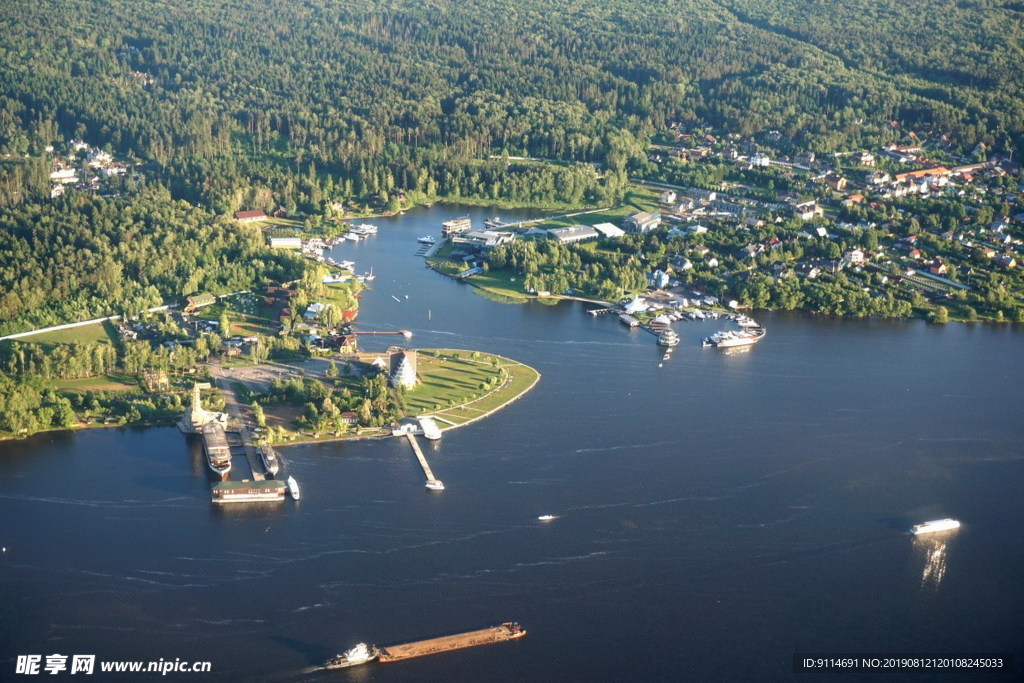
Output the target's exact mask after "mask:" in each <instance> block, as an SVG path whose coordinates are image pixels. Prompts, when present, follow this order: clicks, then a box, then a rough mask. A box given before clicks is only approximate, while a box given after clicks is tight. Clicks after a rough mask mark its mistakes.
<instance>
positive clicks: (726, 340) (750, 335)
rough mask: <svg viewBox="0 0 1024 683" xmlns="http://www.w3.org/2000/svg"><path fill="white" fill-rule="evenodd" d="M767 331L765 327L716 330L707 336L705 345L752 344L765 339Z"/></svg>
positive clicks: (722, 346)
mask: <svg viewBox="0 0 1024 683" xmlns="http://www.w3.org/2000/svg"><path fill="white" fill-rule="evenodd" d="M765 333H766V330H765V328H763V327H754V328H748V329H743V330H738V331H727V332H725V331H723V332H715V333H714V334H713V335H711V336H710V337H705V338H704V342H703V345H704V346H716V347H718V348H720V349H725V348H729V347H732V346H750V345H751V344H756V343H757V342H759V341H761V340H762V339H764V335H765Z"/></svg>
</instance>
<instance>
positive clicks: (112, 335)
mask: <svg viewBox="0 0 1024 683" xmlns="http://www.w3.org/2000/svg"><path fill="white" fill-rule="evenodd" d="M116 338H117V333H116V332H115V331H114V326H113V325H111V324H110V323H109V322H102V323H95V324H93V325H82V326H81V327H72V328H70V329H67V330H57V331H55V332H41V333H40V334H33V335H30V336H28V337H19V338H18V339H17V340H16V341H19V342H27V343H31V344H76V343H77V344H86V343H89V342H98V341H113V340H115V339H116Z"/></svg>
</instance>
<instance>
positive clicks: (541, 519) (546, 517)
mask: <svg viewBox="0 0 1024 683" xmlns="http://www.w3.org/2000/svg"><path fill="white" fill-rule="evenodd" d="M553 519H558V517H556V516H555V515H541V516H540V517H538V518H537V521H538V522H550V521H551V520H553Z"/></svg>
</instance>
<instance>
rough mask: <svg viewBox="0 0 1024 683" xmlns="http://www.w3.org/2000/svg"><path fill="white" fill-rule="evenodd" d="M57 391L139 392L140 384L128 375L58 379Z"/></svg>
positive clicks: (55, 383)
mask: <svg viewBox="0 0 1024 683" xmlns="http://www.w3.org/2000/svg"><path fill="white" fill-rule="evenodd" d="M53 386H54V388H55V389H56V390H57V391H65V392H70V393H75V394H84V393H86V392H87V391H138V389H139V384H138V382H136V381H135V380H133V379H132V378H131V377H129V376H127V375H99V376H97V377H84V378H82V379H57V380H54V381H53Z"/></svg>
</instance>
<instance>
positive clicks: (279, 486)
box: [211, 479, 287, 504]
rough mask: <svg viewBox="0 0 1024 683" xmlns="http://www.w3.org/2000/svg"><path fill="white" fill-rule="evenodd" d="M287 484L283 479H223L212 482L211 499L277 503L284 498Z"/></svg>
mask: <svg viewBox="0 0 1024 683" xmlns="http://www.w3.org/2000/svg"><path fill="white" fill-rule="evenodd" d="M286 488H287V486H285V483H284V482H283V481H275V480H273V479H271V480H267V481H249V480H243V481H223V482H220V483H217V484H214V486H213V489H212V492H211V494H212V500H213V502H214V503H217V504H224V503H262V502H267V503H278V502H281V501H283V500H284V492H285V489H286Z"/></svg>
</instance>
